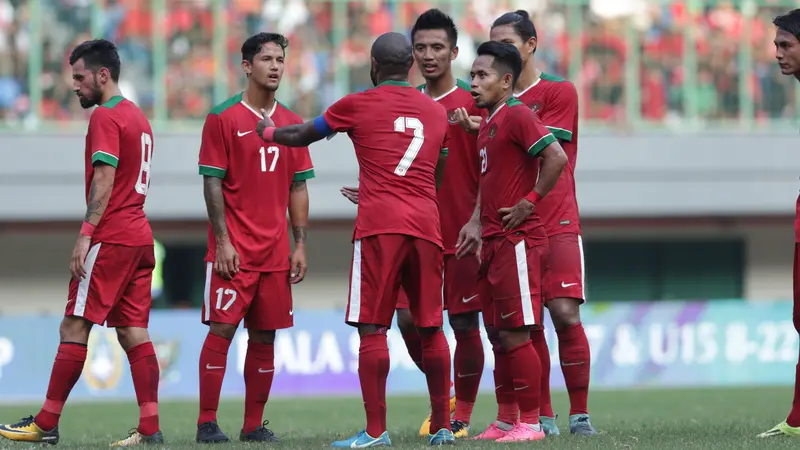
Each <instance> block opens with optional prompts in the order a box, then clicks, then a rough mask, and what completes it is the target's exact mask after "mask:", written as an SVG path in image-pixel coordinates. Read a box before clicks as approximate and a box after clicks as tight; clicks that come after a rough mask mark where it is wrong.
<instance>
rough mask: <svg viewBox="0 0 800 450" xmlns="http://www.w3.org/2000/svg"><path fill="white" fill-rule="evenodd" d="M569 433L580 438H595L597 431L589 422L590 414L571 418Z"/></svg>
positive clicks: (574, 415)
mask: <svg viewBox="0 0 800 450" xmlns="http://www.w3.org/2000/svg"><path fill="white" fill-rule="evenodd" d="M569 432H570V433H572V434H577V435H578V436H595V435H596V434H597V431H596V430H595V429H594V427H593V426H592V423H591V422H590V421H589V415H588V414H573V415H571V416H569Z"/></svg>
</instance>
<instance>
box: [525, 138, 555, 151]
mask: <svg viewBox="0 0 800 450" xmlns="http://www.w3.org/2000/svg"><path fill="white" fill-rule="evenodd" d="M555 141H556V137H555V136H553V133H547V134H545V135H544V136H542V137H540V138H539V140H538V141H536V142H534V143H533V145H531V148H529V149H528V154H529V155H531V156H536V155H538V154H539V152H541V151H542V150H544V149H545V147H547V146H548V145H550V144H552V143H553V142H555Z"/></svg>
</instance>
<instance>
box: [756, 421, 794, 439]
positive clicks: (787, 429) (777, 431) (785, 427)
mask: <svg viewBox="0 0 800 450" xmlns="http://www.w3.org/2000/svg"><path fill="white" fill-rule="evenodd" d="M773 436H792V437H800V427H791V426H789V424H788V423H786V422H785V421H784V422H781V423H779V424H777V425H775V426H774V427H772V428H771V429H769V430H767V431H765V432H763V433H761V434H759V435H758V437H760V438H767V437H773Z"/></svg>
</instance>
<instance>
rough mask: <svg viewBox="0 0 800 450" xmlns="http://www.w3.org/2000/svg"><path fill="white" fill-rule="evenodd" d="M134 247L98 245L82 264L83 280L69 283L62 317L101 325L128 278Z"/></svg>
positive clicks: (95, 245)
mask: <svg viewBox="0 0 800 450" xmlns="http://www.w3.org/2000/svg"><path fill="white" fill-rule="evenodd" d="M135 253H136V248H135V247H125V246H122V245H114V244H105V243H102V242H98V243H96V244H93V245H92V246H91V247H89V252H88V253H87V255H86V259H85V260H84V269H85V270H86V276H85V277H84V278H83V279H82V280H76V279H71V280H70V282H69V296H68V300H67V307H66V311H65V315H67V316H77V317H83V318H85V319H86V320H89V321H90V322H93V323H96V324H99V325H102V324H104V323H105V321H106V319H107V317H108V315H109V313H110V312H111V310H112V309H113V308H114V306H115V305H116V304H117V302H118V301H119V299H120V297H121V296H122V293H123V292H124V287H125V285H126V284H127V283H128V280H130V278H131V275H132V274H131V268H132V267H133V265H134V262H133V257H134V255H135Z"/></svg>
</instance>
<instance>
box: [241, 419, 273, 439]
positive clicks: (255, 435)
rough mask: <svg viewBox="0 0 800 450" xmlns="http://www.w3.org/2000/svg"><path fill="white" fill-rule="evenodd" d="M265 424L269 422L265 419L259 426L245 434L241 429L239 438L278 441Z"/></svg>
mask: <svg viewBox="0 0 800 450" xmlns="http://www.w3.org/2000/svg"><path fill="white" fill-rule="evenodd" d="M267 424H269V420H265V421H264V423H263V424H262V425H261V426H260V427H258V428H256V429H255V430H253V431H251V432H249V433H247V434H245V433H244V430H242V431H241V433H239V440H240V441H242V442H280V439H278V438H277V437H276V436H275V433H273V432H272V430H270V429H269V428H267Z"/></svg>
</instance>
